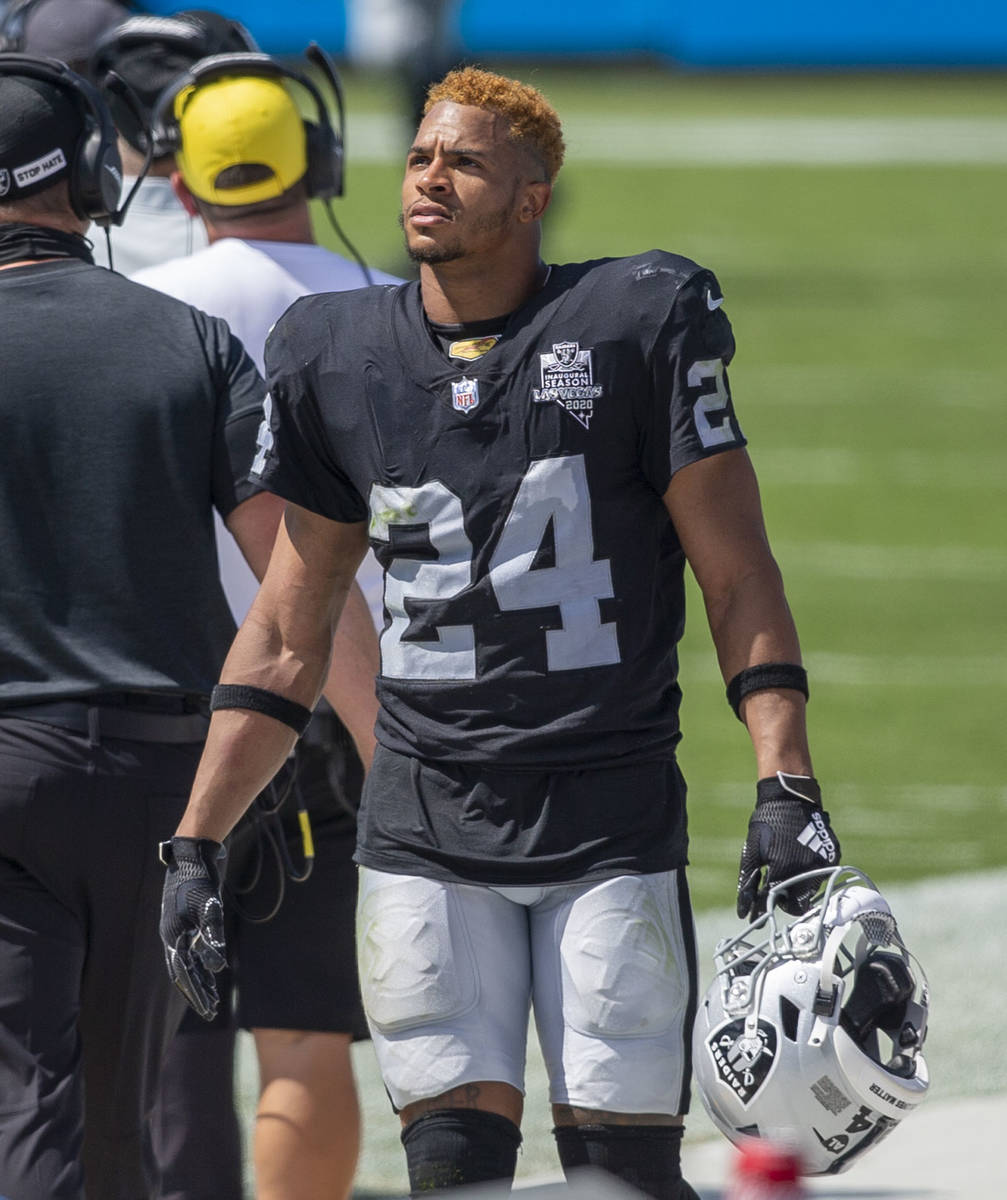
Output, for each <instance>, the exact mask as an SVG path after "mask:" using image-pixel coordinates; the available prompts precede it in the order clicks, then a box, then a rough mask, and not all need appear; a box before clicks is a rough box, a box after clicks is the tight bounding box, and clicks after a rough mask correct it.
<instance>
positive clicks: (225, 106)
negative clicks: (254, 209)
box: [175, 75, 308, 205]
mask: <svg viewBox="0 0 1007 1200" xmlns="http://www.w3.org/2000/svg"><path fill="white" fill-rule="evenodd" d="M175 118H176V119H177V121H178V125H179V130H180V132H181V149H180V150H179V151H178V154H177V162H178V169H179V170H180V171H181V173H182V178H183V179H184V180H185V184H186V187H188V189H189V191H190V192H192V194H193V195H194V196H198V197H199V198H200V199H201V200H206V201H208V202H209V203H211V204H223V205H228V204H233V205H237V204H258V203H259V201H261V200H272V199H273V198H274V197H275V196H279V195H282V194H283V192H285V191H287V189H288V188H291V187H293V186H294V184H295V183H296V182H297V181H298V180H299V179H300V178H302V176H303V175H304V173H305V171H306V170H307V169H308V153H307V138H306V135H305V129H304V122H303V120H302V118H301V115H300V113H299V112H298V111H297V105H296V104H295V103H294V101H293V98H292V97H291V95H290V93H289V92H288V91H287V90H286V88H285V87H284V86H283V84H282V83H280V82H279V81H278V80H275V79H263V78H262V77H260V76H250V75H244V76H234V77H229V78H225V79H216V80H213V81H212V82H210V83H205V84H202V85H201V86H198V87H192V86H190V87H187V88H183V89H182V91H180V92H179V94H178V96H177V97H176V98H175ZM245 163H247V164H251V163H256V164H259V165H261V166H264V167H268V168H269V170H270V171H271V172H272V174H271V175H270V176H269V177H267V178H266V179H261V180H259V181H258V182H256V183H247V184H243V185H242V186H241V187H229V188H218V187H217V180H218V178H219V177H220V173H221V171H225V170H227V168H228V167H235V166H238V165H239V164H245Z"/></svg>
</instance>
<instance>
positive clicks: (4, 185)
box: [0, 167, 10, 196]
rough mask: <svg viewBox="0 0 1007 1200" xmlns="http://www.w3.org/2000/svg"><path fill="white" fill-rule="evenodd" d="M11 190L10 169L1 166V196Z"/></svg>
mask: <svg viewBox="0 0 1007 1200" xmlns="http://www.w3.org/2000/svg"><path fill="white" fill-rule="evenodd" d="M9 191H10V171H8V170H7V168H6V167H0V196H6V195H7V193H8V192H9Z"/></svg>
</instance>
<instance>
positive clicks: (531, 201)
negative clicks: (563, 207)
mask: <svg viewBox="0 0 1007 1200" xmlns="http://www.w3.org/2000/svg"><path fill="white" fill-rule="evenodd" d="M551 199H552V184H551V183H526V184H525V187H524V198H523V200H522V202H521V207H520V209H519V210H518V216H519V218H520V220H522V221H524V222H525V223H530V222H531V221H539V220H541V219H542V214H543V213H544V212H545V210H546V209H547V208H548V207H549V201H550V200H551Z"/></svg>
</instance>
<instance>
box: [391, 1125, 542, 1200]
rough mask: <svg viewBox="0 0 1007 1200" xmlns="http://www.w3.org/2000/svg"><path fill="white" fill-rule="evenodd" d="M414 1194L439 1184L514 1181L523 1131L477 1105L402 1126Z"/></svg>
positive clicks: (442, 1186)
mask: <svg viewBox="0 0 1007 1200" xmlns="http://www.w3.org/2000/svg"><path fill="white" fill-rule="evenodd" d="M402 1145H403V1146H404V1147H405V1151H406V1166H407V1168H408V1170H409V1194H410V1196H423V1195H425V1194H426V1193H429V1192H431V1191H436V1190H437V1189H439V1188H449V1187H460V1186H461V1185H463V1184H471V1183H489V1182H492V1181H494V1180H508V1181H509V1180H511V1179H513V1178H514V1170H515V1168H516V1167H517V1152H518V1147H519V1146H520V1145H521V1131H520V1130H519V1129H518V1127H517V1126H516V1125H515V1124H514V1122H513V1121H509V1120H508V1119H507V1118H506V1117H501V1116H499V1115H498V1114H497V1113H491V1112H482V1111H481V1110H479V1109H477V1108H444V1109H439V1110H438V1111H436V1112H431V1113H425V1114H424V1115H423V1116H422V1117H417V1118H416V1120H415V1121H411V1122H410V1123H409V1124H408V1125H407V1126H406V1127H405V1129H403V1131H402Z"/></svg>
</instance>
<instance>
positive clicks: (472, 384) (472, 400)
mask: <svg viewBox="0 0 1007 1200" xmlns="http://www.w3.org/2000/svg"><path fill="white" fill-rule="evenodd" d="M451 407H452V408H453V409H454V410H455V411H456V412H460V413H464V414H465V415H466V416H468V414H469V413H470V412H475V410H476V409H477V408H478V407H479V382H478V380H475V379H466V378H465V377H464V376H462V378H461V379H455V380H453V381H452V383H451Z"/></svg>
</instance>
